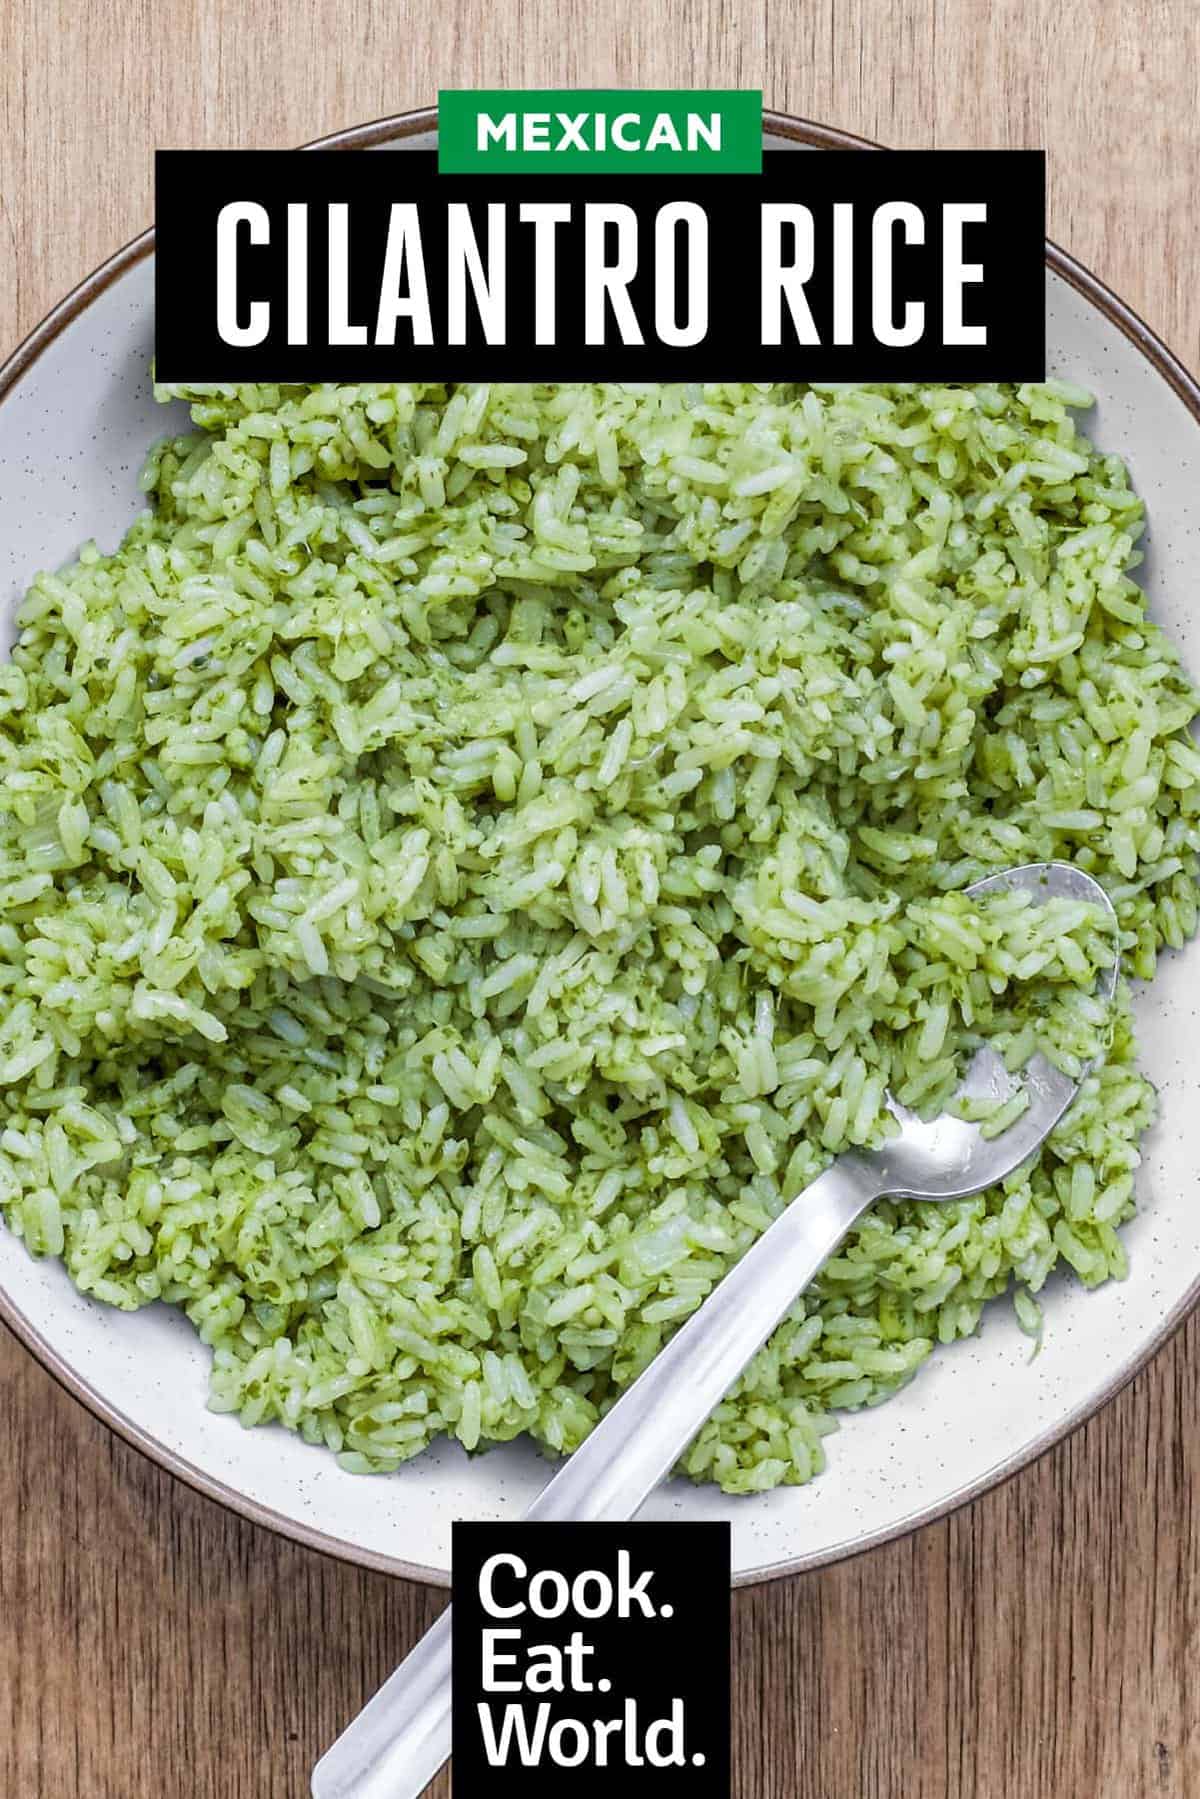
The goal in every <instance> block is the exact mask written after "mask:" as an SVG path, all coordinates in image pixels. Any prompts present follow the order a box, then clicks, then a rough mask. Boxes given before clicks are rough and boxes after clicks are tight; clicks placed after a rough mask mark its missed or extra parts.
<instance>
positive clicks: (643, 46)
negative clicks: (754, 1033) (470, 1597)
mask: <svg viewBox="0 0 1200 1799" xmlns="http://www.w3.org/2000/svg"><path fill="white" fill-rule="evenodd" d="M0 43H2V44H3V51H4V54H3V57H2V58H0V353H4V352H6V351H7V350H8V349H9V348H10V347H12V346H13V345H15V343H16V342H17V341H18V339H19V338H20V337H21V336H23V335H24V333H25V332H26V331H28V330H29V328H30V327H31V326H32V325H33V324H35V323H36V321H37V320H38V319H39V318H40V317H41V315H42V314H43V313H44V312H45V311H46V309H47V308H48V307H49V306H50V305H51V304H52V302H53V301H55V300H56V299H57V298H58V297H59V296H60V295H61V294H62V293H63V292H65V291H66V290H67V289H68V288H69V287H70V286H71V285H73V283H74V282H75V281H77V280H78V279H79V278H80V277H81V276H82V275H84V274H85V273H86V272H87V271H88V270H89V269H90V268H92V267H93V266H94V265H95V264H96V263H98V262H99V261H100V260H102V258H104V257H105V256H107V255H108V254H109V253H110V252H111V251H112V250H113V249H115V248H116V247H117V246H118V245H119V244H121V243H122V242H124V241H125V240H126V239H127V238H129V237H131V236H133V235H134V233H135V232H137V231H139V230H141V229H142V227H143V226H144V225H146V224H147V223H149V221H150V217H151V151H152V149H153V148H154V147H155V146H156V145H164V146H166V145H198V144H209V145H219V144H224V145H239V144H241V145H288V144H294V143H299V142H302V141H303V140H304V139H306V138H310V137H314V136H316V135H318V134H319V133H323V132H327V131H331V130H334V129H336V128H338V127H340V126H345V125H350V124H354V123H357V122H359V121H361V120H365V119H371V118H375V117H378V116H380V115H383V114H386V113H390V112H398V111H402V110H404V109H405V108H408V107H412V106H418V105H424V104H426V103H429V102H431V101H432V100H433V99H434V98H435V96H436V92H437V89H438V87H439V86H440V85H445V86H473V85H474V86H490V87H499V86H505V85H510V86H521V85H532V84H540V85H550V84H557V85H563V86H571V85H577V86H582V85H592V86H620V85H629V86H634V85H641V86H651V85H661V86H672V85H674V86H682V85H695V86H705V85H711V86H723V85H728V86H737V85H744V86H761V87H762V88H763V90H764V93H765V96H766V100H767V103H768V105H773V106H776V107H779V108H781V109H785V110H789V111H792V112H796V113H799V114H801V115H803V116H807V117H809V118H814V119H821V120H824V121H826V122H828V123H830V124H835V125H841V126H845V127H848V128H849V129H851V130H855V131H859V132H862V133H864V134H865V135H867V136H870V137H874V138H878V139H880V140H882V141H884V142H887V143H891V144H895V145H935V146H955V145H973V144H978V145H995V146H1005V145H1022V144H1025V145H1044V146H1045V147H1046V148H1047V149H1048V151H1049V153H1050V163H1049V167H1050V229H1051V233H1052V235H1053V236H1054V237H1055V238H1056V239H1057V240H1058V241H1059V242H1060V243H1062V244H1065V245H1066V246H1067V247H1068V248H1069V249H1070V250H1072V251H1074V253H1075V254H1076V255H1077V256H1079V257H1081V258H1082V259H1083V260H1084V261H1085V262H1087V263H1088V264H1090V266H1091V267H1092V268H1094V269H1095V270H1096V271H1097V272H1098V273H1099V274H1100V275H1102V276H1103V277H1104V278H1105V279H1106V280H1107V281H1108V282H1109V283H1110V284H1111V285H1112V286H1113V287H1115V288H1116V290H1117V291H1118V292H1119V293H1120V294H1122V295H1123V296H1124V297H1125V298H1126V299H1127V300H1128V301H1130V303H1131V304H1132V305H1133V306H1134V307H1135V308H1136V309H1137V310H1138V311H1140V312H1141V313H1142V314H1143V315H1144V316H1145V317H1146V318H1147V319H1148V320H1149V321H1150V322H1151V323H1152V324H1153V325H1154V326H1155V327H1156V328H1157V329H1158V330H1159V331H1160V332H1161V333H1162V334H1163V335H1164V336H1165V337H1166V339H1167V341H1168V343H1170V344H1171V345H1172V346H1173V347H1174V348H1175V349H1176V350H1177V351H1178V352H1179V353H1180V355H1181V356H1182V357H1183V359H1184V360H1185V362H1187V363H1189V364H1190V365H1191V366H1192V367H1196V366H1198V365H1200V282H1197V280H1196V273H1197V270H1198V269H1200V206H1198V204H1197V194H1196V184H1197V177H1198V176H1200V112H1198V108H1197V84H1198V80H1200V9H1198V8H1197V5H1196V3H1195V0H1024V3H1022V0H941V3H934V0H890V4H888V5H886V6H885V5H883V4H882V3H881V0H775V4H773V5H769V4H767V3H766V0H755V3H753V4H751V3H750V0H744V3H739V0H724V4H718V3H717V0H707V3H706V0H525V4H524V5H522V6H517V5H513V4H511V3H510V0H440V3H439V4H437V5H436V6H433V5H414V4H412V3H411V0H387V3H386V4H369V3H367V0H337V3H336V5H326V4H315V3H314V0H287V3H286V4H285V3H284V0H237V3H236V4H234V3H233V0H208V4H203V0H201V3H198V4H195V5H193V4H189V3H188V0H116V3H114V0H0ZM1198 1369H1200V1326H1198V1325H1197V1323H1196V1321H1193V1323H1192V1324H1191V1325H1190V1326H1188V1327H1186V1328H1185V1329H1184V1330H1183V1331H1182V1332H1181V1333H1180V1334H1179V1335H1178V1336H1177V1337H1176V1338H1175V1339H1174V1341H1173V1342H1172V1343H1171V1344H1170V1345H1169V1346H1168V1347H1167V1348H1166V1349H1165V1350H1164V1351H1163V1352H1162V1353H1161V1354H1160V1355H1159V1356H1158V1357H1157V1359H1156V1360H1155V1361H1154V1363H1153V1364H1152V1365H1151V1367H1149V1368H1148V1369H1147V1370H1146V1371H1145V1372H1144V1373H1143V1374H1142V1375H1141V1376H1139V1378H1138V1379H1137V1380H1136V1381H1135V1382H1134V1383H1133V1384H1132V1386H1130V1387H1129V1388H1127V1389H1126V1390H1125V1392H1124V1393H1122V1394H1121V1395H1120V1397H1119V1398H1118V1399H1116V1400H1115V1401H1114V1402H1113V1403H1112V1404H1111V1405H1110V1406H1109V1407H1108V1408H1107V1409H1106V1410H1105V1411H1104V1412H1103V1413H1102V1414H1101V1416H1100V1417H1098V1418H1096V1419H1095V1420H1093V1422H1092V1423H1091V1424H1090V1425H1088V1426H1087V1427H1085V1428H1084V1429H1083V1430H1081V1431H1079V1432H1078V1433H1077V1434H1076V1435H1075V1436H1074V1437H1072V1438H1071V1439H1070V1440H1069V1441H1068V1442H1067V1443H1065V1444H1063V1445H1062V1446H1061V1448H1059V1449H1058V1450H1056V1451H1054V1452H1053V1453H1051V1454H1050V1455H1048V1456H1046V1457H1045V1458H1044V1459H1043V1460H1042V1461H1041V1462H1040V1463H1039V1464H1038V1465H1037V1466H1035V1467H1034V1468H1032V1469H1030V1470H1028V1471H1027V1472H1025V1473H1024V1474H1022V1475H1020V1476H1018V1477H1017V1478H1016V1479H1015V1480H1013V1481H1012V1482H1010V1483H1009V1484H1008V1485H1007V1486H1004V1487H1002V1488H1001V1489H1000V1490H999V1491H997V1492H994V1493H992V1494H990V1495H989V1496H988V1497H986V1498H984V1499H982V1500H980V1501H979V1502H978V1503H976V1504H975V1505H973V1506H971V1507H970V1508H969V1509H967V1510H965V1511H962V1512H960V1513H958V1514H957V1515H956V1516H955V1517H953V1518H951V1519H949V1520H948V1521H946V1522H944V1523H941V1524H937V1525H933V1526H931V1527H929V1528H928V1529H926V1530H923V1531H920V1532H918V1533H917V1534H916V1535H915V1536H912V1537H910V1538H908V1539H907V1540H905V1541H903V1542H900V1543H896V1544H893V1545H892V1546H890V1547H888V1548H886V1549H882V1550H878V1551H876V1552H874V1553H872V1554H870V1555H867V1556H863V1557H861V1558H859V1559H858V1560H856V1561H852V1562H849V1563H845V1564H843V1565H842V1566H840V1567H837V1568H833V1569H831V1570H829V1571H827V1572H824V1573H819V1574H815V1575H809V1576H805V1577H802V1578H799V1579H796V1580H791V1581H784V1582H780V1583H777V1584H775V1585H772V1586H767V1587H763V1588H760V1589H758V1590H757V1591H750V1592H745V1593H741V1594H738V1595H737V1596H736V1598H735V1604H734V1620H735V1623H734V1643H733V1665H734V1740H735V1751H734V1788H733V1790H734V1794H735V1795H736V1799H858V1796H860V1795H861V1796H862V1799H1001V1795H1003V1799H1051V1796H1053V1799H1140V1796H1142V1795H1146V1796H1147V1799H1148V1796H1150V1795H1155V1796H1161V1795H1178V1796H1179V1799H1189V1796H1194V1795H1196V1794H1198V1793H1200V1722H1198V1713H1197V1701H1196V1684H1197V1675H1196V1661H1195V1652H1196V1646H1197V1639H1196V1632H1197V1620H1198V1614H1200V1565H1198V1550H1197V1519H1196V1501H1197V1495H1198V1493H1200V1433H1198V1432H1197V1430H1196V1428H1195V1420H1196V1412H1197V1371H1198ZM0 1443H2V1444H3V1450H2V1451H0V1799H134V1796H135V1795H137V1796H140V1795H143V1794H145V1795H150V1794H154V1795H156V1796H162V1799H298V1796H300V1795H303V1794H305V1793H306V1792H307V1773H308V1769H309V1767H310V1764H311V1763H312V1761H313V1759H314V1757H315V1756H316V1755H317V1753H318V1752H319V1751H320V1750H321V1749H322V1748H323V1747H324V1746H325V1745H326V1744H327V1743H328V1742H329V1741H330V1739H331V1738H332V1737H333V1736H334V1735H335V1734H336V1732H337V1730H338V1729H339V1728H340V1727H341V1725H342V1724H343V1723H344V1722H345V1721H346V1720H347V1719H348V1718H349V1717H350V1715H351V1713H352V1712H353V1711H354V1710H355V1708H356V1707H357V1706H358V1705H359V1704H360V1703H361V1701H362V1700H364V1699H365V1698H366V1697H367V1695H368V1694H369V1693H370V1692H371V1691H372V1690H373V1689H374V1688H375V1686H376V1685H377V1684H378V1682H379V1681H380V1680H381V1679H382V1678H383V1676H384V1674H385V1673H386V1672H387V1670H389V1669H390V1668H391V1666H392V1664H393V1663H394V1662H396V1661H397V1660H398V1659H399V1658H400V1657H401V1656H402V1655H403V1654H404V1653H405V1651H406V1650H407V1649H408V1648H409V1647H410V1646H411V1644H412V1643H413V1642H414V1641H415V1639H416V1637H417V1635H418V1634H419V1632H421V1631H422V1630H423V1629H424V1628H425V1627H426V1625H427V1624H429V1623H430V1622H431V1621H432V1619H433V1618H434V1616H435V1615H436V1613H437V1612H438V1610H439V1609H440V1606H441V1605H442V1603H443V1600H442V1597H441V1596H440V1595H438V1594H434V1593H430V1592H427V1591H425V1590H423V1589H422V1588H419V1587H413V1586H407V1585H404V1584H401V1583H399V1582H395V1581H391V1580H388V1579H386V1578H384V1577H382V1576H379V1575H372V1574H365V1573H361V1572H358V1571H356V1570H355V1569H352V1568H348V1567H343V1566H340V1565H338V1564H336V1563H334V1562H331V1561H327V1560H325V1559H323V1558H322V1557H320V1556H318V1555H315V1554H312V1553H311V1552H308V1551H305V1550H302V1549H299V1548H296V1547H294V1546H293V1545H291V1544H289V1543H286V1542H283V1541H281V1540H279V1539H277V1538H275V1537H273V1536H271V1535H269V1534H268V1533H267V1532H266V1531H263V1530H260V1529H257V1528H255V1527H254V1526H252V1525H249V1524H244V1523H242V1522H240V1521H239V1520H238V1519H236V1518H234V1517H232V1516H229V1515H227V1514H226V1513H225V1512H223V1511H222V1510H221V1509H220V1508H219V1507H218V1506H216V1505H214V1504H212V1503H210V1502H209V1501H207V1500H205V1499H201V1498H199V1497H197V1496H196V1495H195V1494H193V1493H192V1492H190V1491H189V1490H188V1489H187V1488H185V1487H183V1486H181V1485H179V1484H177V1483H176V1482H174V1481H173V1480H171V1479H170V1478H169V1477H168V1476H167V1475H165V1474H162V1473H160V1472H159V1471H158V1470H157V1469H156V1468H155V1467H153V1466H152V1465H151V1464H149V1463H148V1462H146V1461H144V1460H143V1459H142V1458H141V1457H140V1456H139V1455H137V1454H136V1453H135V1452H134V1451H133V1450H131V1449H128V1448H126V1447H125V1445H124V1444H123V1443H121V1442H119V1441H118V1440H117V1439H116V1438H114V1437H113V1436H111V1435H110V1434H109V1433H108V1432H107V1431H106V1430H105V1429H104V1428H103V1427H102V1426H101V1425H99V1424H97V1423H96V1422H95V1421H94V1420H93V1419H92V1418H91V1417H90V1416H89V1414H88V1413H86V1412H85V1411H83V1410H82V1409H81V1408H80V1407H79V1406H78V1405H76V1404H75V1403H74V1401H72V1400H70V1399H68V1398H67V1397H66V1396H65V1394H63V1393H62V1392H61V1391H60V1390H59V1389H58V1387H57V1386H56V1385H55V1384H54V1382H53V1381H52V1380H51V1379H50V1378H49V1377H48V1376H47V1375H46V1374H44V1373H43V1372H42V1370H41V1369H40V1368H39V1367H38V1366H37V1364H36V1363H35V1362H34V1361H33V1360H32V1359H31V1358H30V1357H29V1356H28V1355H27V1354H26V1353H25V1351H24V1350H23V1349H21V1348H20V1347H19V1346H18V1344H17V1343H16V1342H14V1341H13V1340H12V1339H11V1338H9V1337H7V1335H6V1334H5V1333H3V1331H0ZM835 1453H836V1448H835ZM448 1791H449V1785H448V1782H447V1781H446V1780H445V1778H444V1777H443V1779H442V1781H441V1782H439V1783H438V1784H437V1785H436V1786H435V1787H434V1788H432V1789H431V1792H432V1793H435V1794H437V1795H438V1796H439V1799H444V1795H445V1794H446V1793H447V1792H448ZM464 1799H475V1796H474V1795H469V1796H466V1795H464Z"/></svg>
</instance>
